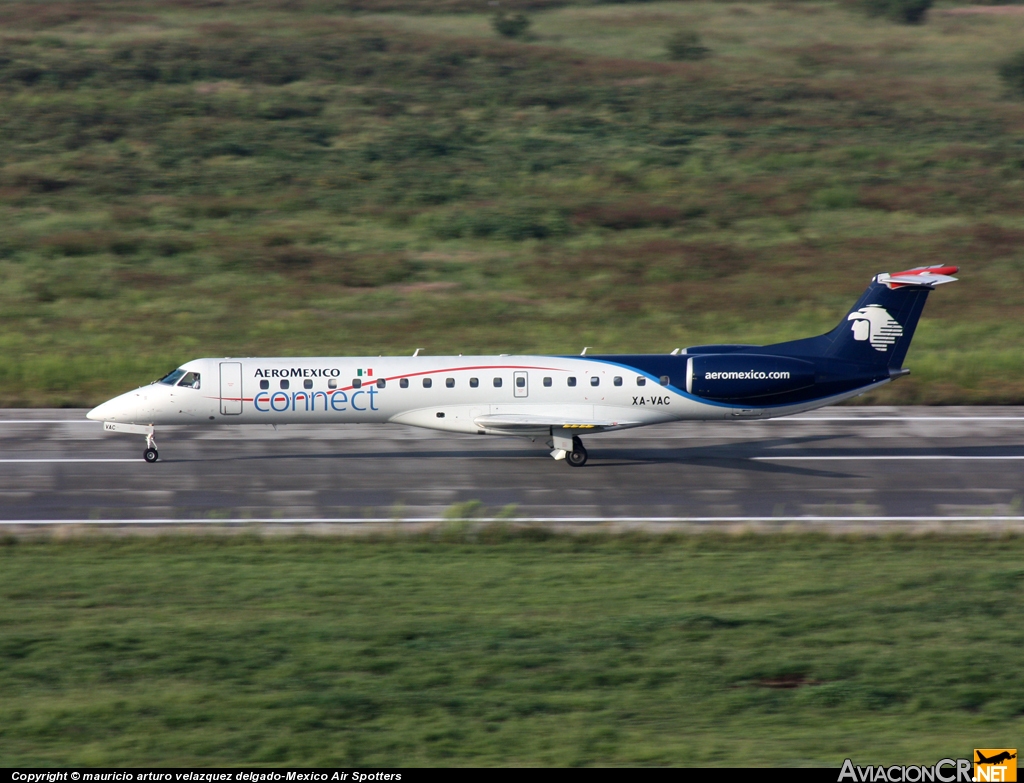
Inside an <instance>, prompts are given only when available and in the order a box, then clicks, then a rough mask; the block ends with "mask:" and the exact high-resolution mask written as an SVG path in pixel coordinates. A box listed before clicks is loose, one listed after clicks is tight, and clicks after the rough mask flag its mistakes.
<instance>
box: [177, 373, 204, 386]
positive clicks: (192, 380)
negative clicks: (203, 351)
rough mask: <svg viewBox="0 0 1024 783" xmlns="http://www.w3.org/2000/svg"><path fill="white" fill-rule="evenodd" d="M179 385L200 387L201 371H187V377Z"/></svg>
mask: <svg viewBox="0 0 1024 783" xmlns="http://www.w3.org/2000/svg"><path fill="white" fill-rule="evenodd" d="M178 385H179V386H184V387H185V388H186V389H198V388H199V373H197V372H187V373H185V377H184V378H182V379H181V381H179V383H178Z"/></svg>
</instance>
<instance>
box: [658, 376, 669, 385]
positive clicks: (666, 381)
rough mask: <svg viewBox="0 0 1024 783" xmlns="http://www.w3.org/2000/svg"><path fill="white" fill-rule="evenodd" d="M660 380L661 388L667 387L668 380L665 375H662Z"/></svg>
mask: <svg viewBox="0 0 1024 783" xmlns="http://www.w3.org/2000/svg"><path fill="white" fill-rule="evenodd" d="M660 380H661V385H662V386H668V384H669V380H670V379H669V377H668V376H667V375H662V376H661V379H660Z"/></svg>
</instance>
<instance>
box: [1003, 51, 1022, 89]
mask: <svg viewBox="0 0 1024 783" xmlns="http://www.w3.org/2000/svg"><path fill="white" fill-rule="evenodd" d="M999 76H1000V77H1001V78H1002V80H1003V83H1004V84H1005V85H1006V86H1007V87H1008V88H1009V90H1010V92H1012V93H1013V94H1014V95H1015V96H1016V97H1018V98H1024V49H1022V50H1021V51H1019V52H1017V53H1016V54H1014V55H1013V56H1012V57H1009V58H1007V59H1006V60H1005V61H1003V62H1002V63H1001V64H1000V65H999Z"/></svg>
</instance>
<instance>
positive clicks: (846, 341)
mask: <svg viewBox="0 0 1024 783" xmlns="http://www.w3.org/2000/svg"><path fill="white" fill-rule="evenodd" d="M956 271H957V268H956V267H951V266H942V267H938V266H936V267H919V268H917V269H911V270H907V271H905V272H896V273H893V274H889V273H883V274H879V275H876V276H875V277H874V278H873V279H872V281H871V285H870V286H869V287H868V289H867V291H865V293H864V295H863V296H862V297H861V298H860V299H859V300H858V301H857V303H856V304H855V305H854V306H853V308H852V309H851V310H850V311H849V313H848V314H847V315H846V317H845V318H844V319H843V320H842V321H840V322H839V325H838V326H836V328H835V329H833V330H832V331H831V332H828V333H827V334H823V335H820V336H817V337H809V338H806V339H803V340H794V341H791V342H786V343H779V344H776V345H769V346H754V345H704V346H698V347H695V348H687V349H685V350H678V349H677V350H675V351H673V352H672V353H671V354H667V355H666V354H639V355H621V356H619V355H615V356H596V355H595V356H588V355H586V349H584V352H583V354H581V355H580V356H510V355H505V354H502V355H500V356H420V355H418V354H419V351H417V352H416V353H414V354H413V355H412V356H411V357H410V356H405V357H398V356H388V357H366V356H364V357H317V358H313V357H299V358H268V359H263V358H244V359H243V358H231V357H227V358H223V359H196V360H194V361H191V362H188V363H186V364H183V365H182V366H181V367H179V368H178V369H176V370H174V371H173V372H171V373H169V374H168V375H166V376H165V377H163V378H161V379H160V380H158V381H154V382H153V383H151V384H149V385H148V386H143V387H141V388H139V389H137V390H135V391H132V392H128V393H127V394H122V395H121V396H119V397H115V398H114V399H112V400H109V401H107V402H105V403H103V404H102V405H100V406H99V407H97V408H94V409H93V410H91V411H90V412H89V414H88V417H89V418H90V419H93V420H96V421H102V422H103V423H104V425H103V426H104V429H105V430H106V431H108V432H127V433H135V434H142V435H145V436H146V450H145V452H144V458H145V460H146V461H147V462H156V461H157V460H158V459H159V453H158V452H157V448H156V442H155V441H154V430H155V428H156V427H157V426H160V425H177V424H193V425H213V424H215V425H223V424H274V425H280V424H357V423H358V424H367V423H374V424H388V423H391V424H408V425H411V426H414V427H426V428H428V429H433V430H443V431H446V432H461V433H470V434H479V435H504V436H517V437H526V438H530V439H533V440H536V439H542V440H544V441H546V442H547V444H548V447H549V448H550V449H551V450H552V451H551V456H553V457H554V458H555V459H556V460H560V459H564V460H565V461H566V462H568V463H569V464H570V465H572V466H574V467H581V466H583V465H585V464H586V462H587V450H586V448H584V446H583V442H582V441H581V439H580V437H579V436H580V434H581V433H586V434H588V435H589V434H596V433H600V432H610V431H612V430H622V429H628V428H631V427H643V426H646V425H648V424H663V423H666V422H673V421H693V420H715V419H718V420H721V419H759V418H763V419H767V418H774V417H778V416H788V415H790V414H794V413H801V412H803V411H808V410H812V409H814V408H821V407H824V406H826V405H831V404H833V403H836V402H840V401H842V400H846V399H849V398H850V397H854V396H857V395H859V394H863V393H864V392H865V391H868V390H870V389H874V388H876V387H878V386H881V385H883V384H886V383H889V382H890V381H892V380H894V379H895V378H898V377H900V376H902V375H906V374H907V373H909V372H910V371H909V370H906V369H903V360H904V358H905V357H906V354H907V349H908V348H909V347H910V341H911V339H912V338H913V336H914V329H915V328H916V326H917V322H918V319H919V318H920V315H921V312H922V310H923V309H924V304H925V300H926V299H927V296H928V293H929V292H930V291H931V290H932V289H933V288H934V287H935V286H936V285H940V284H942V283H949V282H953V281H954V280H956V278H955V277H950V275H951V274H953V273H955V272H956Z"/></svg>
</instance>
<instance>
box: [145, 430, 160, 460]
mask: <svg viewBox="0 0 1024 783" xmlns="http://www.w3.org/2000/svg"><path fill="white" fill-rule="evenodd" d="M142 458H143V459H144V460H146V462H156V461H157V460H158V459H160V452H159V451H157V450H156V441H155V440H153V433H152V432H150V433H149V434H147V435H146V450H145V451H144V452H142Z"/></svg>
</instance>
